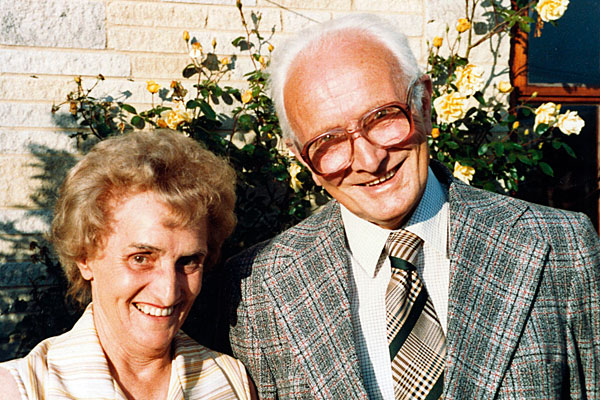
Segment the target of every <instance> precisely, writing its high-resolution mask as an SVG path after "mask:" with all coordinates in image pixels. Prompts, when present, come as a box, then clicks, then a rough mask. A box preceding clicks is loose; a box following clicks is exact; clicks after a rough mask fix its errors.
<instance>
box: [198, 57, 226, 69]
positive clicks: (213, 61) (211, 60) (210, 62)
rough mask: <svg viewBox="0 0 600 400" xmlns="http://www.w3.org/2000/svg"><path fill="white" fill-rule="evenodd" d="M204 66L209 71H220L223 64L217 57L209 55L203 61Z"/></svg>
mask: <svg viewBox="0 0 600 400" xmlns="http://www.w3.org/2000/svg"><path fill="white" fill-rule="evenodd" d="M202 66H203V67H205V68H206V69H208V70H209V71H218V70H219V69H220V68H221V63H220V62H219V58H218V57H217V56H216V55H214V54H213V53H209V54H207V55H206V59H204V61H202Z"/></svg>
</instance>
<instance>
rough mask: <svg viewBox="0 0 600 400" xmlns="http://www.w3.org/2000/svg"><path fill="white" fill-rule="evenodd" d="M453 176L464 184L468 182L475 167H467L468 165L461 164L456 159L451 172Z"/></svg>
mask: <svg viewBox="0 0 600 400" xmlns="http://www.w3.org/2000/svg"><path fill="white" fill-rule="evenodd" d="M452 175H454V177H455V178H457V179H460V180H461V181H463V182H464V183H466V184H470V182H471V180H472V179H473V175H475V168H473V167H469V166H468V165H462V164H461V163H459V162H458V161H456V162H455V163H454V172H453V173H452Z"/></svg>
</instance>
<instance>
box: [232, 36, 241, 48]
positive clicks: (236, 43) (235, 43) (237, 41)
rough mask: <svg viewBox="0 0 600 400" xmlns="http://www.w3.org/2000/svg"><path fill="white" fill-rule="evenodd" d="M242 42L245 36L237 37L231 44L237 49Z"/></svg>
mask: <svg viewBox="0 0 600 400" xmlns="http://www.w3.org/2000/svg"><path fill="white" fill-rule="evenodd" d="M242 40H244V37H243V36H238V37H236V38H235V39H233V41H232V42H231V44H232V45H234V46H236V47H237V46H238V44H239V43H240V42H241V41H242Z"/></svg>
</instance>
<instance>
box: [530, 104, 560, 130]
mask: <svg viewBox="0 0 600 400" xmlns="http://www.w3.org/2000/svg"><path fill="white" fill-rule="evenodd" d="M559 110H560V106H557V105H556V104H554V103H552V102H548V103H543V104H542V105H541V106H539V107H538V108H536V109H535V124H534V125H533V130H535V129H536V128H537V127H538V125H539V124H546V125H548V126H554V124H555V123H556V116H557V115H558V112H559Z"/></svg>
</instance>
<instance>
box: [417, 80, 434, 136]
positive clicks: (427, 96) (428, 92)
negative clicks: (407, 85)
mask: <svg viewBox="0 0 600 400" xmlns="http://www.w3.org/2000/svg"><path fill="white" fill-rule="evenodd" d="M419 84H420V85H421V86H422V87H423V95H422V96H421V98H420V99H418V100H417V101H419V102H420V104H419V106H420V109H421V111H422V112H421V118H422V123H423V127H424V130H425V133H426V134H427V135H429V134H431V96H432V93H433V85H432V83H431V78H430V77H429V75H427V74H423V75H422V76H421V77H420V78H419Z"/></svg>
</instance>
